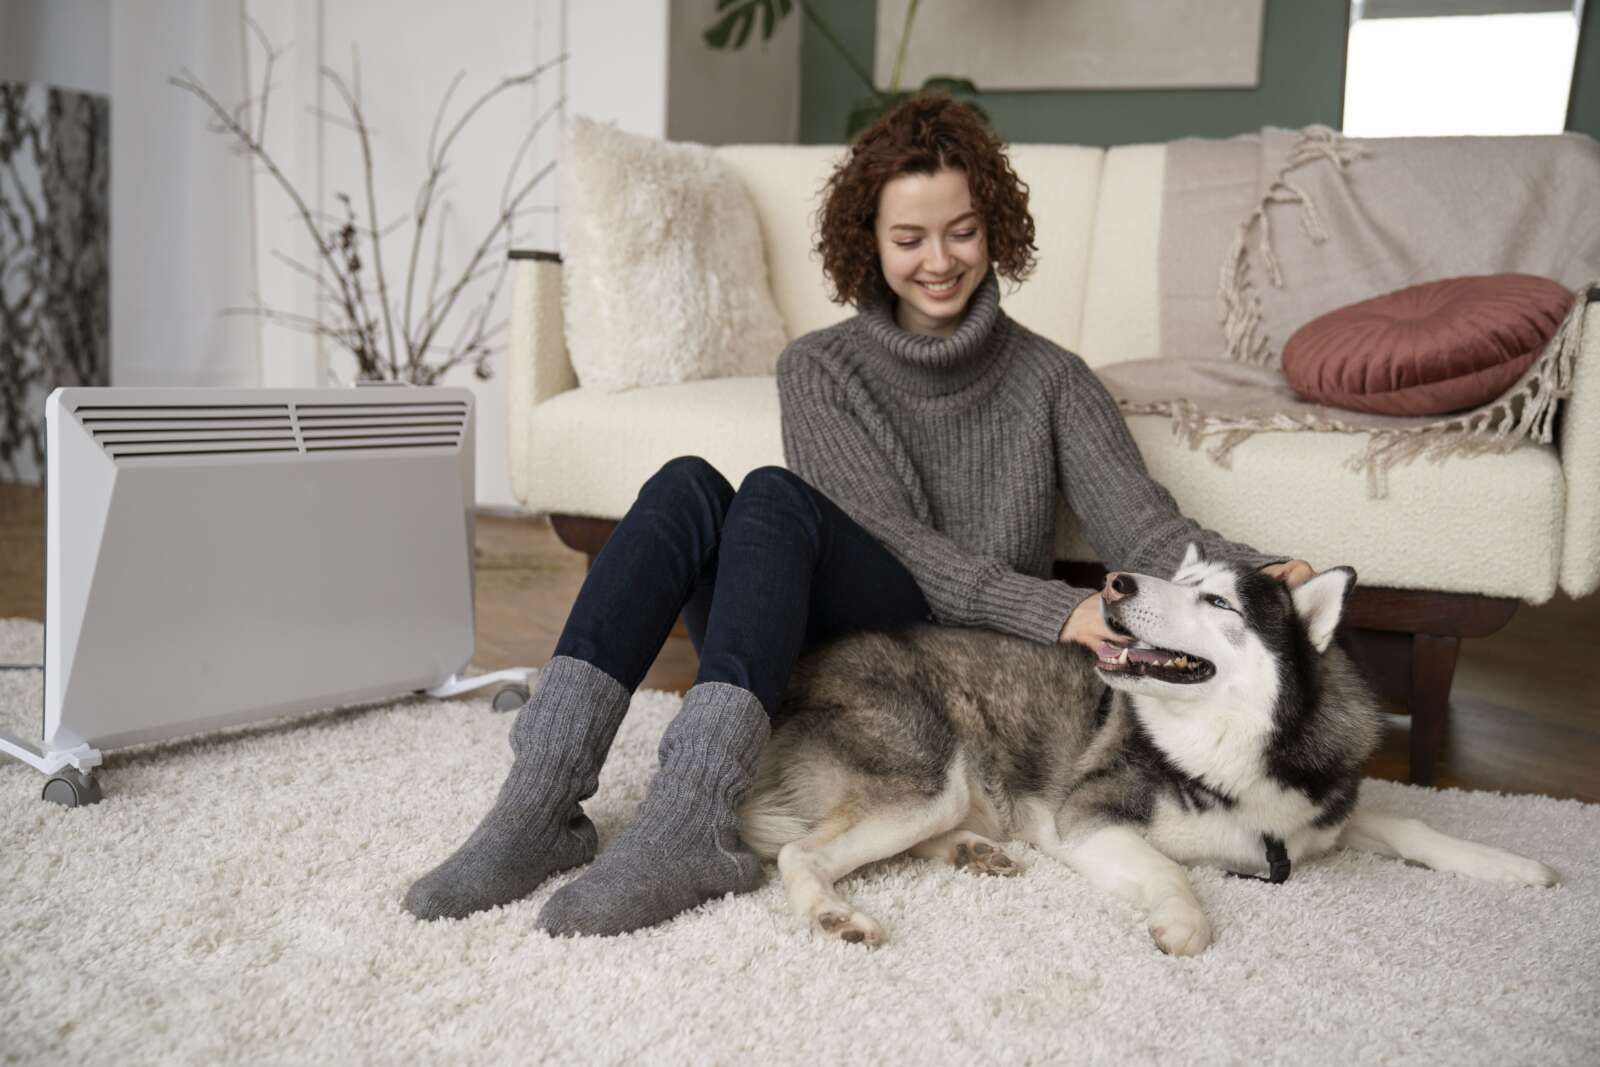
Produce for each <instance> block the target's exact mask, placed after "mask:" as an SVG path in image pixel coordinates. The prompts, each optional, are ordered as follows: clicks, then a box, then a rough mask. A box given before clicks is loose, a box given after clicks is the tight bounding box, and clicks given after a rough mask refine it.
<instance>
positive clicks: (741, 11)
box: [700, 0, 794, 51]
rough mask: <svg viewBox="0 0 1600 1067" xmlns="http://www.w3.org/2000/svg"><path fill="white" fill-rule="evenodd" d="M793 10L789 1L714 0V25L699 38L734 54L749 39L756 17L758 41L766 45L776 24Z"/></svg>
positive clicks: (790, 0) (716, 47) (791, 2)
mask: <svg viewBox="0 0 1600 1067" xmlns="http://www.w3.org/2000/svg"><path fill="white" fill-rule="evenodd" d="M793 10H794V2H793V0H717V11H718V17H717V21H715V22H713V23H712V24H711V26H710V28H709V29H707V30H706V31H705V32H704V33H702V34H701V35H700V36H701V38H702V39H703V40H704V41H705V42H706V44H708V45H710V46H711V47H712V48H715V49H718V50H726V51H738V50H739V49H741V48H743V47H744V46H745V42H746V41H748V40H749V39H750V30H751V29H752V28H753V27H754V26H755V21H756V15H757V14H758V13H759V14H760V16H761V39H762V40H763V41H770V40H771V39H772V35H773V33H774V32H776V30H777V28H778V23H779V22H781V21H783V19H785V18H787V17H788V15H789V14H790V12H792V11H793Z"/></svg>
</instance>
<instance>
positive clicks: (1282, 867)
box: [1228, 834, 1290, 885]
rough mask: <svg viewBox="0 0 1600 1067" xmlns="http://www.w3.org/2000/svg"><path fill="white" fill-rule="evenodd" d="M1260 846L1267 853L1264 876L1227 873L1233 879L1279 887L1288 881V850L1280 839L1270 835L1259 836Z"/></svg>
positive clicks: (1237, 872) (1238, 872)
mask: <svg viewBox="0 0 1600 1067" xmlns="http://www.w3.org/2000/svg"><path fill="white" fill-rule="evenodd" d="M1261 845H1262V847H1263V848H1265V849H1266V852H1267V873H1266V874H1245V873H1243V872H1242V871H1229V872H1228V873H1229V874H1230V875H1232V876H1233V877H1235V878H1251V879H1254V880H1255V881H1257V882H1271V883H1272V884H1273V885H1280V884H1282V883H1284V882H1287V881H1288V880H1289V870H1290V865H1289V850H1288V849H1287V848H1285V847H1284V844H1283V841H1282V839H1280V838H1276V837H1273V836H1272V835H1271V834H1262V835H1261Z"/></svg>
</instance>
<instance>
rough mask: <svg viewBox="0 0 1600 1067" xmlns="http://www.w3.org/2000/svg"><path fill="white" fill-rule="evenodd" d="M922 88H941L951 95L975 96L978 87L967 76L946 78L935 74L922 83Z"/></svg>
mask: <svg viewBox="0 0 1600 1067" xmlns="http://www.w3.org/2000/svg"><path fill="white" fill-rule="evenodd" d="M922 87H923V88H924V89H942V90H944V91H945V92H947V93H949V94H950V95H951V96H977V95H978V87H977V86H976V85H974V84H972V82H971V80H970V79H967V78H947V77H945V76H944V75H942V74H935V75H934V76H933V77H931V78H929V79H928V80H927V81H925V82H923V83H922Z"/></svg>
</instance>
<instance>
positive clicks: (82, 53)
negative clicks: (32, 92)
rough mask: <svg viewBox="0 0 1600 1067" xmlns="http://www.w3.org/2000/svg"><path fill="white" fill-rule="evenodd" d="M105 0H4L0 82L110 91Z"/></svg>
mask: <svg viewBox="0 0 1600 1067" xmlns="http://www.w3.org/2000/svg"><path fill="white" fill-rule="evenodd" d="M108 3H109V0H4V5H3V7H0V81H11V82H44V83H46V84H49V85H54V86H58V87H60V88H63V89H77V90H79V91H80V92H85V93H102V94H109V93H110V92H111V10H110V7H109V6H108Z"/></svg>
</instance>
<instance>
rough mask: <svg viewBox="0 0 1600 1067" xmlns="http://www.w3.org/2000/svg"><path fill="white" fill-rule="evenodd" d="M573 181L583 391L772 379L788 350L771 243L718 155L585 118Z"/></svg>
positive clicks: (569, 155)
mask: <svg viewBox="0 0 1600 1067" xmlns="http://www.w3.org/2000/svg"><path fill="white" fill-rule="evenodd" d="M561 178H562V180H561V202H562V205H563V207H564V209H565V210H563V211H562V212H561V222H562V232H561V238H562V251H563V255H564V257H565V266H564V269H563V271H562V281H563V288H564V297H565V305H566V308H565V310H566V316H565V317H566V325H567V348H568V351H569V353H570V358H571V361H572V368H573V370H574V371H576V372H577V376H578V381H579V383H580V384H581V385H582V386H583V388H585V389H591V390H604V391H607V392H615V391H617V390H620V389H631V388H634V387H636V386H640V385H664V384H666V383H669V382H682V381H691V380H694V379H699V378H714V377H723V376H728V375H740V374H770V373H772V371H773V368H775V367H776V366H777V363H778V355H779V353H780V352H782V351H783V346H784V343H785V341H786V338H785V337H784V333H783V320H782V318H781V317H780V315H779V313H778V308H777V305H776V304H775V303H774V302H773V299H772V292H771V290H770V289H769V288H768V286H767V273H766V265H765V263H764V261H763V259H762V253H761V235H760V229H759V226H758V225H757V222H756V217H755V211H754V209H753V208H752V206H751V203H750V198H749V196H748V194H747V193H746V192H745V189H744V184H743V183H742V182H741V181H740V180H739V177H738V176H737V175H736V174H735V173H734V171H733V169H732V168H731V167H729V166H728V165H727V164H726V163H725V162H724V161H723V160H722V159H720V158H719V157H718V156H717V154H716V153H715V152H713V151H712V150H711V149H709V148H707V147H705V146H704V145H697V144H675V143H671V142H666V141H658V140H655V139H653V138H649V137H639V136H636V135H634V134H630V133H624V132H623V131H621V130H618V129H615V128H613V127H610V126H606V125H603V124H601V123H598V122H595V121H594V120H592V119H587V118H583V117H577V118H574V119H573V120H572V121H571V122H570V123H568V125H567V129H566V136H565V138H564V140H563V142H562V156H561Z"/></svg>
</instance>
